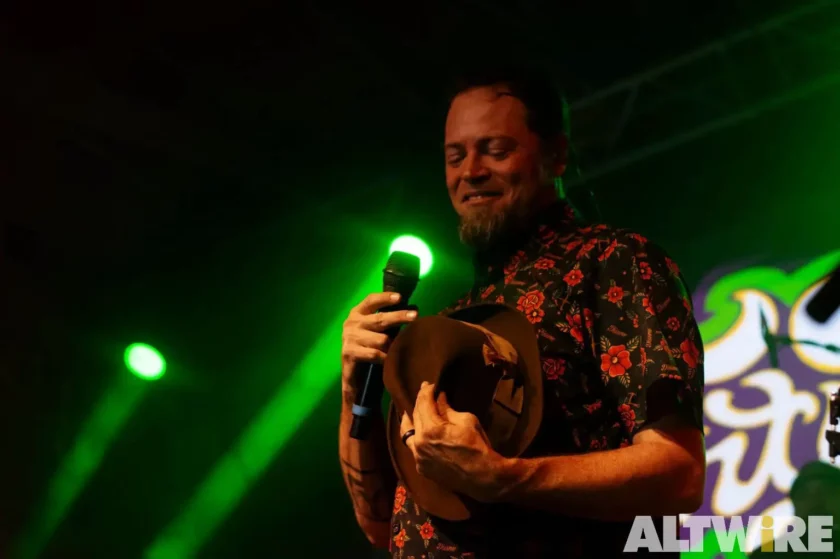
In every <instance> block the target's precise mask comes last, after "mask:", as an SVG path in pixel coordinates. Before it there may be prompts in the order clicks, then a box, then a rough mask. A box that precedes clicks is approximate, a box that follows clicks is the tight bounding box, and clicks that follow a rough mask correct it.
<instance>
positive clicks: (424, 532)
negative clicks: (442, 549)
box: [417, 520, 435, 540]
mask: <svg viewBox="0 0 840 559" xmlns="http://www.w3.org/2000/svg"><path fill="white" fill-rule="evenodd" d="M417 530H418V531H419V532H420V537H421V538H423V539H424V540H430V539H432V538H433V537H435V527H434V526H432V523H431V522H429V521H428V520H427V521H426V522H425V523H424V524H422V525H420V526H419V527H418V529H417Z"/></svg>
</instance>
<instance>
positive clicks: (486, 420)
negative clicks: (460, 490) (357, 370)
mask: <svg viewBox="0 0 840 559" xmlns="http://www.w3.org/2000/svg"><path fill="white" fill-rule="evenodd" d="M383 374H384V382H385V387H386V388H387V389H388V392H389V393H390V395H391V406H390V410H389V412H388V426H387V433H388V434H387V438H388V449H389V451H390V453H391V461H392V462H393V464H394V468H395V469H396V471H397V475H398V476H399V477H400V479H401V480H402V482H403V484H404V485H405V486H406V488H407V489H408V491H409V492H411V494H412V496H413V497H414V500H415V502H416V503H417V504H418V505H419V506H420V507H422V508H423V509H424V510H425V511H426V512H428V513H430V514H432V515H434V516H437V517H440V518H443V519H446V520H465V519H467V518H469V517H470V516H471V515H472V512H471V510H472V509H473V506H472V505H473V503H472V502H471V501H470V500H469V499H467V498H466V497H464V496H461V495H458V494H456V493H453V492H451V491H449V490H447V489H445V488H443V487H442V486H440V485H439V484H437V483H435V482H434V481H432V480H430V479H428V478H426V477H424V476H421V475H420V474H418V473H417V467H416V464H415V462H414V455H413V454H412V453H411V450H409V449H408V447H407V446H406V445H405V443H404V442H403V441H402V437H401V433H400V420H401V418H402V414H403V412H407V413H408V414H409V416H411V415H412V414H413V413H414V403H415V400H416V399H417V393H418V392H419V391H420V385H421V384H422V383H423V381H426V382H430V383H432V384H434V385H435V396H437V395H438V394H439V393H440V392H445V393H446V398H447V400H448V402H449V405H450V406H451V407H452V408H453V409H455V410H456V411H460V412H469V413H472V414H474V415H475V416H477V417H478V420H479V421H480V422H481V425H482V427H483V428H484V430H485V431H486V433H487V435H488V438H489V439H490V443H491V445H492V446H493V449H494V450H495V451H496V452H498V453H499V454H501V455H503V456H505V457H509V458H510V457H514V456H519V455H520V454H522V453H523V452H524V451H525V449H526V448H527V447H528V445H529V444H530V443H531V441H532V440H533V439H534V437H535V435H536V433H537V430H538V428H539V426H540V422H541V421H542V412H543V385H542V370H541V366H540V355H539V349H538V347H537V335H536V331H535V330H534V327H533V325H532V324H531V323H530V322H529V321H528V319H527V318H525V316H524V315H523V314H522V313H520V312H519V311H517V310H516V309H512V308H510V307H507V306H504V305H498V304H480V305H473V306H470V307H466V308H464V309H461V310H458V311H455V312H453V313H451V314H449V315H446V316H428V317H423V318H419V319H417V320H416V321H414V322H413V323H411V324H409V325H408V326H406V327H405V328H404V329H403V330H402V332H400V334H399V335H398V336H397V337H396V339H395V340H394V342H393V344H392V345H391V347H390V348H389V349H388V357H387V358H386V360H385V365H384V371H383Z"/></svg>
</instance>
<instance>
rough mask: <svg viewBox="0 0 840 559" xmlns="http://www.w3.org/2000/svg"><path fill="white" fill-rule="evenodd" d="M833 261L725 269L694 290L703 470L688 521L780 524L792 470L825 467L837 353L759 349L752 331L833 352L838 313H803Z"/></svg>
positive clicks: (839, 377) (833, 257) (837, 257)
mask: <svg viewBox="0 0 840 559" xmlns="http://www.w3.org/2000/svg"><path fill="white" fill-rule="evenodd" d="M838 262H840V252H837V253H832V254H828V255H825V256H824V257H821V258H818V259H816V260H814V261H812V262H810V263H808V264H805V265H803V266H800V267H790V268H785V269H782V268H770V267H751V268H746V269H740V270H734V271H733V270H732V269H731V268H730V269H728V270H727V271H726V272H725V273H716V274H711V275H710V276H708V277H707V278H705V279H704V281H703V282H702V283H701V285H700V286H699V287H698V289H697V290H696V292H695V294H694V298H693V299H694V304H695V313H696V316H697V320H698V322H699V323H700V330H701V333H702V335H703V342H704V346H705V353H706V361H705V371H706V389H705V398H704V413H705V426H706V457H707V463H708V469H707V474H706V496H705V501H704V504H703V506H702V508H701V509H700V510H699V511H697V513H696V514H697V515H714V516H724V517H727V518H728V517H732V516H741V517H742V518H743V520H744V522H745V523H746V521H747V520H748V517H749V516H764V515H766V516H773V517H776V518H786V517H790V516H792V515H793V514H794V511H793V507H792V505H791V504H790V501H789V499H788V498H787V494H788V491H789V490H790V486H791V484H792V483H793V480H794V479H795V477H796V473H797V471H798V470H799V468H801V467H802V466H803V465H804V464H806V463H807V462H809V461H812V460H818V459H819V460H824V461H828V459H829V457H828V446H827V443H826V442H825V434H824V433H825V430H826V429H827V427H828V401H829V396H830V394H831V392H833V391H835V390H837V389H838V388H840V355H839V354H837V353H834V352H831V351H829V350H827V349H825V348H822V347H818V346H814V345H802V344H793V345H789V344H786V343H782V342H779V343H776V344H773V343H771V346H775V347H771V348H768V344H767V342H766V340H765V338H764V336H763V335H762V325H763V323H764V324H766V327H767V329H768V331H769V332H770V333H771V334H772V335H773V336H776V337H783V338H785V337H787V338H791V339H793V340H800V341H802V340H806V341H810V342H815V343H817V344H824V345H825V344H836V345H840V313H837V314H836V315H835V316H834V317H832V318H831V319H830V320H829V321H828V322H827V323H824V324H818V323H816V322H815V321H814V320H813V319H811V318H810V316H808V314H807V313H806V311H805V306H806V305H807V303H808V301H809V300H810V299H811V298H812V297H813V295H814V293H815V292H816V291H817V289H818V288H819V287H820V286H821V285H822V284H823V283H824V281H825V276H826V274H828V273H829V272H830V271H831V270H833V269H834V268H835V267H836V266H837V263H838ZM771 349H773V350H774V351H775V352H776V354H777V358H778V361H777V363H778V364H777V366H775V367H774V366H773V365H772V363H773V361H772V360H771V351H770V350H771ZM682 532H683V533H682V534H681V537H682V538H685V539H688V534H687V531H686V530H683V531H682ZM755 537H757V534H755V535H753V537H750V538H749V541H757V540H756V539H754V538H755Z"/></svg>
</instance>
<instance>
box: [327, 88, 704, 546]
mask: <svg viewBox="0 0 840 559" xmlns="http://www.w3.org/2000/svg"><path fill="white" fill-rule="evenodd" d="M563 107H564V105H563V102H562V100H561V98H560V97H559V96H558V95H556V94H555V93H554V91H553V90H552V88H551V87H550V86H548V85H546V83H544V82H543V81H542V80H540V79H539V78H533V77H531V76H529V75H528V74H526V73H523V74H521V75H519V74H517V73H516V72H513V73H501V74H496V75H493V74H488V75H483V76H478V77H477V78H471V79H469V80H467V81H466V82H465V83H463V84H461V86H460V87H459V88H458V90H457V92H456V94H455V95H454V96H453V98H452V100H451V104H450V107H449V112H448V115H447V118H446V127H445V154H444V155H445V165H446V183H447V189H448V192H449V197H450V200H451V202H452V206H453V208H454V209H455V211H456V212H457V214H458V216H459V217H460V237H461V240H462V242H464V243H466V244H467V245H469V246H470V247H472V248H473V249H474V252H475V281H474V284H473V287H472V289H471V290H470V291H469V293H468V294H467V295H465V296H464V297H463V298H462V299H461V300H460V301H459V302H458V303H457V304H456V305H455V306H454V307H452V308H450V309H447V311H451V310H454V309H456V308H459V307H461V306H464V305H469V304H472V303H477V302H481V301H491V302H499V303H504V304H507V305H510V306H512V307H514V308H517V309H519V311H520V312H522V313H524V314H525V315H526V316H527V317H528V318H529V320H530V321H531V322H532V323H533V324H534V325H535V327H536V329H537V331H538V341H539V345H540V351H541V360H542V365H543V372H544V386H545V406H544V407H545V411H544V417H543V423H542V425H541V428H540V432H539V434H538V436H537V439H536V440H535V441H534V443H533V444H532V445H531V447H530V448H529V450H528V451H527V452H526V454H525V455H523V456H522V457H519V458H516V459H510V460H508V459H504V458H502V457H501V456H499V455H498V454H497V453H495V452H494V451H493V450H492V449H491V448H490V447H489V446H488V445H487V443H486V437H484V436H483V434H482V433H478V432H476V430H475V428H474V427H473V426H472V425H474V424H473V423H471V422H469V421H460V420H454V421H447V419H446V418H447V417H452V416H453V414H450V413H449V412H450V410H446V409H442V408H439V409H440V413H439V414H438V413H437V412H434V413H429V412H426V413H427V416H425V417H418V416H417V414H418V413H423V412H422V411H421V410H429V409H436V408H435V406H429V405H428V404H429V403H430V402H429V400H430V399H431V398H432V391H433V387H431V386H426V387H424V388H423V389H422V390H421V391H420V394H418V405H417V410H418V411H417V412H415V417H411V418H409V417H404V418H403V422H402V423H403V424H402V426H401V429H402V430H401V432H402V433H406V432H407V431H409V430H410V429H414V430H415V434H414V436H411V437H409V438H407V439H406V444H407V445H409V447H410V448H411V450H412V451H413V452H414V454H415V457H416V460H417V463H418V470H419V469H420V468H422V470H423V471H422V473H423V475H426V476H427V477H430V478H432V479H434V480H435V481H438V482H439V483H441V484H443V485H446V486H449V487H451V488H455V489H456V490H458V491H460V492H461V493H464V494H466V495H468V496H469V497H472V498H474V499H476V500H478V501H480V502H484V503H488V504H489V506H488V511H489V512H488V514H486V515H482V516H481V517H480V518H473V519H471V520H469V521H465V522H446V521H443V520H442V519H438V518H434V517H431V516H429V515H427V514H426V513H425V512H424V511H422V510H420V509H419V507H417V506H416V505H415V504H414V502H413V501H412V497H411V495H410V494H407V492H406V490H405V488H404V487H403V486H401V485H399V484H398V483H397V481H396V480H395V479H394V472H393V469H392V467H391V465H390V462H389V460H388V452H387V446H386V444H387V443H386V440H385V436H384V428H383V424H382V421H381V420H380V423H379V425H378V428H377V431H376V433H375V436H374V437H372V438H371V440H369V441H364V442H359V441H355V440H353V439H350V438H349V436H348V434H347V433H348V430H349V427H350V423H351V412H350V408H351V406H352V403H353V401H354V398H355V393H356V388H355V386H356V385H355V383H356V382H357V380H356V379H354V378H353V375H352V370H353V366H354V365H355V363H357V362H359V361H371V360H383V359H384V357H385V355H386V351H387V339H386V338H385V336H384V334H382V332H383V331H384V330H385V329H386V328H387V327H389V326H391V325H396V324H404V323H407V322H410V321H411V320H413V318H414V316H415V315H414V314H411V313H409V312H397V313H384V314H373V313H375V311H376V310H377V309H379V308H382V307H384V306H387V305H388V304H391V302H392V301H391V299H390V298H389V294H374V295H371V296H369V297H368V298H367V299H365V301H363V302H362V303H361V304H360V305H359V306H357V307H356V308H355V309H354V310H353V311H352V312H351V313H350V316H349V317H348V319H347V322H346V324H345V329H344V340H343V348H342V359H343V375H342V385H343V393H344V405H343V408H342V414H341V426H340V429H341V430H340V435H339V437H340V441H339V442H340V445H339V446H340V454H341V459H342V468H343V471H344V473H345V477H346V480H347V484H348V489H349V491H350V493H351V496H352V498H353V503H354V508H355V511H356V518H357V520H358V522H359V524H360V526H361V527H362V530H363V531H364V532H365V534H366V535H367V536H368V538H369V540H370V541H371V542H372V543H373V544H375V545H377V546H382V547H386V546H387V547H389V548H390V549H391V551H392V553H393V555H394V556H395V557H405V558H408V557H416V558H418V559H419V558H420V557H427V558H429V559H431V558H436V557H437V558H450V557H458V558H462V557H463V558H466V557H517V558H523V557H599V556H612V557H617V556H619V555H620V554H622V549H623V547H624V544H625V541H626V536H627V534H628V533H629V529H630V525H631V524H632V520H633V518H634V517H635V516H637V515H648V516H654V517H657V516H663V515H677V514H680V513H690V512H694V511H695V510H697V508H699V506H700V504H701V501H702V495H703V485H704V476H705V454H704V442H703V432H702V403H701V402H702V388H703V349H702V343H701V341H700V337H699V333H698V329H697V324H696V322H695V320H694V317H693V314H692V310H691V303H690V300H689V298H688V296H687V294H686V291H685V290H684V288H683V287H682V283H681V281H680V276H679V272H678V269H677V266H676V264H674V263H673V262H672V261H671V260H670V259H669V258H668V257H667V256H666V255H665V253H664V252H663V251H662V250H661V249H659V248H657V247H656V246H654V245H653V244H651V243H648V242H647V240H646V239H645V238H643V237H642V236H640V235H637V234H633V233H629V232H626V231H620V230H614V229H611V228H609V227H607V226H602V225H598V226H587V227H583V226H581V225H580V224H578V223H576V222H575V219H574V215H573V212H572V210H571V208H570V207H569V206H568V205H567V204H566V203H565V202H564V201H563V200H562V199H561V197H559V196H558V192H557V188H556V187H555V179H558V178H559V177H561V176H562V175H563V173H564V172H565V169H566V161H567V159H566V155H567V151H568V150H567V136H566V134H565V132H564V130H565V129H566V126H567V124H568V123H567V122H566V121H565V116H564V113H565V111H564V110H563ZM421 403H422V404H423V405H421ZM454 415H457V414H454ZM458 417H461V416H458ZM429 425H434V426H435V427H434V428H427V427H425V426H429ZM395 487H396V491H395V492H394V491H393V489H394V488H395ZM389 494H390V495H391V496H392V499H390V500H389V501H386V495H389ZM389 505H390V506H389Z"/></svg>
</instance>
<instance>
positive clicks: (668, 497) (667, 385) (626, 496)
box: [498, 236, 706, 520]
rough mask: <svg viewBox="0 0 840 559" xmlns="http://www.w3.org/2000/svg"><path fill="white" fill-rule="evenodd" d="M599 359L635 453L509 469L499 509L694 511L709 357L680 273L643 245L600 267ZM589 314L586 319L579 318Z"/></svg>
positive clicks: (614, 246)
mask: <svg viewBox="0 0 840 559" xmlns="http://www.w3.org/2000/svg"><path fill="white" fill-rule="evenodd" d="M597 258H598V260H597V264H596V265H595V266H594V268H595V271H593V272H592V274H593V277H592V278H591V279H592V280H593V281H594V282H595V284H596V288H595V296H594V297H593V300H594V301H593V305H592V307H593V308H592V309H590V312H591V313H592V317H593V319H592V320H591V323H592V324H591V326H590V327H589V328H588V334H589V337H590V343H591V346H592V350H593V357H595V358H596V360H597V363H599V365H600V368H601V373H602V375H601V378H602V381H603V382H604V383H605V385H606V386H607V393H608V394H609V395H610V398H609V399H605V401H604V402H603V405H605V406H606V405H615V406H617V407H618V410H617V411H618V414H619V415H620V417H621V420H620V422H621V423H622V424H623V425H622V429H623V430H624V434H625V436H626V437H627V438H628V439H629V440H631V441H632V444H630V445H628V446H626V447H624V448H619V449H616V450H609V451H601V452H592V453H588V454H584V455H574V456H554V457H547V458H537V459H521V460H520V459H513V460H503V463H502V465H501V468H500V477H499V478H498V487H499V493H498V497H499V499H500V500H503V501H508V502H513V503H519V504H522V505H527V506H535V507H539V508H547V509H549V510H552V511H554V512H557V513H562V514H570V515H574V516H585V517H590V518H597V519H603V520H628V519H632V518H633V517H635V516H643V515H648V516H658V515H676V514H680V513H690V512H694V511H696V510H697V509H698V508H699V507H700V505H701V504H702V499H703V489H704V485H705V469H706V461H705V448H704V437H703V431H702V429H703V425H702V390H703V349H702V342H701V340H700V337H699V331H698V328H697V324H696V322H695V319H694V316H693V312H692V307H691V302H690V300H689V298H688V294H687V291H686V290H685V287H684V286H683V285H682V282H681V279H680V277H679V272H678V270H677V267H676V265H675V264H674V263H673V262H672V261H671V260H670V259H669V258H668V257H667V256H666V255H665V253H664V252H662V251H661V249H659V248H658V247H656V246H653V245H648V244H647V243H645V242H643V241H642V240H641V239H640V238H639V237H637V236H635V237H625V236H620V237H619V238H617V239H615V240H614V241H613V242H612V243H611V244H610V246H609V247H607V248H606V250H604V251H603V252H602V253H601V255H600V257H597ZM581 312H585V311H581Z"/></svg>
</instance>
